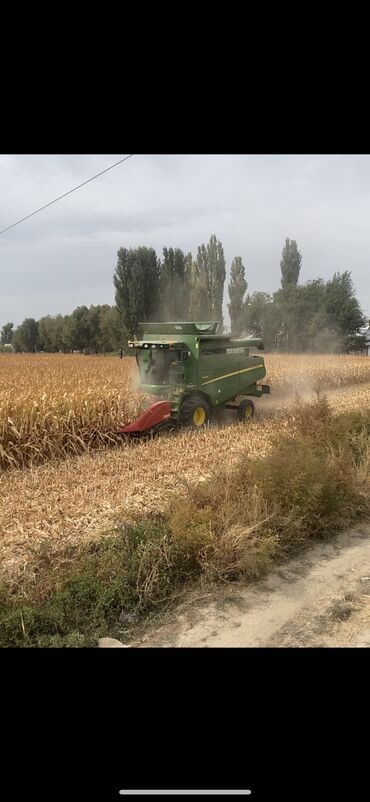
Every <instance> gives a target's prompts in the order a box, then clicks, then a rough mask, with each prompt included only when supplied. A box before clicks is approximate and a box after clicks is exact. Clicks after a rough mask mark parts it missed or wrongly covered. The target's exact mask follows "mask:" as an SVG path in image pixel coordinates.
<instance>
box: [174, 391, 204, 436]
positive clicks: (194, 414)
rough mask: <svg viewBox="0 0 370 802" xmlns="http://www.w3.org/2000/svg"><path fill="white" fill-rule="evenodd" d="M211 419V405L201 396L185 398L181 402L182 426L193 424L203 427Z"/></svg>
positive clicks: (193, 426)
mask: <svg viewBox="0 0 370 802" xmlns="http://www.w3.org/2000/svg"><path fill="white" fill-rule="evenodd" d="M208 421H209V406H208V404H207V401H205V400H204V398H201V397H200V396H192V397H190V398H185V400H184V401H183V402H182V404H181V412H180V423H181V425H182V426H191V427H192V428H193V429H201V428H202V427H203V426H205V424H206V423H208Z"/></svg>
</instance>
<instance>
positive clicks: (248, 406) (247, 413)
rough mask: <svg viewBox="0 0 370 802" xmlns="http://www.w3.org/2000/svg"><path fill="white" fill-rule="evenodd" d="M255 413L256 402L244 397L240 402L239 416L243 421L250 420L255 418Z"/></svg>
mask: <svg viewBox="0 0 370 802" xmlns="http://www.w3.org/2000/svg"><path fill="white" fill-rule="evenodd" d="M253 415H254V403H253V401H251V400H250V398H244V400H243V401H241V402H240V404H239V406H238V418H239V420H241V421H248V420H251V418H253Z"/></svg>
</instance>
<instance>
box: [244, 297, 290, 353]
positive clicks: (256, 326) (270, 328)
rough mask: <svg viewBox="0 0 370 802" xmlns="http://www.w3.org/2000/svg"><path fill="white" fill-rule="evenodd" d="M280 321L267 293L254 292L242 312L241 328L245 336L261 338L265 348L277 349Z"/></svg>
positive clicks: (271, 299) (277, 311) (276, 309)
mask: <svg viewBox="0 0 370 802" xmlns="http://www.w3.org/2000/svg"><path fill="white" fill-rule="evenodd" d="M280 327H281V321H280V317H279V310H278V308H277V307H276V305H275V304H274V301H273V298H272V297H271V295H269V294H268V293H267V292H254V293H252V295H250V296H249V298H248V299H247V302H246V304H245V307H244V311H243V327H242V330H243V329H244V331H245V333H246V334H247V335H253V337H261V338H262V340H263V342H264V345H265V348H266V349H267V350H271V349H272V348H276V347H277V339H278V333H279V331H280Z"/></svg>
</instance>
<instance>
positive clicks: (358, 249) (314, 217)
mask: <svg viewBox="0 0 370 802" xmlns="http://www.w3.org/2000/svg"><path fill="white" fill-rule="evenodd" d="M124 155H126V154H111V155H97V156H92V155H90V156H76V155H65V156H63V155H61V156H58V155H55V156H50V155H46V156H42V155H36V156H32V155H29V156H27V155H25V156H8V155H2V156H1V155H0V187H1V190H0V229H2V228H5V226H7V225H10V224H11V223H13V222H15V221H16V220H18V219H19V218H21V217H24V216H25V215H26V214H28V213H30V212H32V211H34V210H35V209H37V208H38V207H39V206H43V205H44V204H46V203H48V202H49V201H51V200H53V199H54V198H55V197H57V196H58V195H61V194H62V193H64V192H67V191H68V190H70V189H72V188H73V187H74V186H76V185H77V184H79V183H81V182H82V181H85V180H86V179H88V178H90V177H91V176H92V175H94V173H97V172H100V171H101V170H103V169H104V168H106V167H108V166H109V165H110V164H113V162H115V161H117V160H118V159H119V158H122V157H123V156H124ZM211 234H216V235H217V237H218V238H219V239H220V240H221V241H222V243H223V246H224V251H225V257H226V262H227V270H228V272H229V270H230V265H231V261H232V259H233V257H234V256H241V257H242V259H243V263H244V265H245V267H246V277H247V280H248V291H249V292H253V291H255V290H264V291H266V292H273V291H274V290H276V289H277V288H278V287H279V286H280V267H279V265H280V258H281V250H282V247H283V244H284V240H285V237H290V238H291V239H296V240H297V243H298V247H299V249H300V251H301V253H302V257H303V259H302V270H301V277H300V279H301V281H306V280H308V279H313V278H316V277H318V276H320V277H322V278H325V279H327V278H329V277H331V276H332V274H333V272H334V271H335V270H340V271H342V270H346V269H348V270H350V271H351V273H352V278H353V281H354V285H355V287H356V290H357V293H358V298H359V300H360V303H361V305H362V308H363V309H364V311H365V313H366V316H369V314H370V270H369V268H370V156H359V155H354V156H338V155H336V156H317V155H315V156H312V155H311V156H310V155H306V156H287V155H283V156H278V155H266V156H250V155H249V156H248V155H245V156H240V155H226V156H225V155H220V156H214V155H213V156H204V155H203V156H195V155H188V156H186V155H183V156H174V155H170V156H164V155H161V156H153V155H152V156H149V155H148V156H145V155H139V156H134V157H133V158H131V159H129V160H128V161H127V162H124V163H123V164H120V165H118V166H117V167H115V168H114V169H113V170H111V171H109V172H108V173H106V174H104V175H102V176H100V177H99V178H97V179H96V180H95V181H92V182H91V183H89V184H87V186H85V187H82V188H81V189H79V190H77V192H75V193H73V194H72V195H70V196H68V197H67V198H64V199H63V200H61V201H59V202H58V203H55V204H54V205H53V206H51V207H49V208H48V209H46V210H44V211H42V212H40V213H39V214H37V215H35V216H34V217H32V218H31V219H30V220H26V221H25V222H24V223H21V225H19V226H16V227H15V228H13V229H11V230H10V231H7V232H6V233H5V234H2V235H1V236H0V269H1V285H0V326H1V325H3V324H4V323H6V322H7V321H12V322H13V323H14V325H18V324H19V323H20V322H21V321H22V320H23V319H24V318H25V317H35V318H40V317H41V316H42V315H46V314H51V315H55V314H58V313H62V314H67V313H69V312H72V310H73V309H74V308H75V307H76V306H78V305H82V304H86V305H87V306H89V305H90V304H103V303H109V304H111V303H113V301H114V293H113V283H112V276H113V272H114V268H115V265H116V254H117V250H118V248H119V247H121V246H126V247H136V246H138V245H148V246H153V247H154V248H155V249H156V251H157V254H158V256H160V255H161V252H162V248H163V247H164V246H168V247H169V246H173V247H179V248H182V249H183V250H184V251H185V252H188V251H192V253H193V255H194V256H195V255H196V250H197V246H198V245H200V244H201V243H202V242H207V241H208V239H209V237H210V235H211ZM227 280H228V279H227ZM227 301H228V296H227V291H226V285H225V299H224V303H225V308H226V303H227Z"/></svg>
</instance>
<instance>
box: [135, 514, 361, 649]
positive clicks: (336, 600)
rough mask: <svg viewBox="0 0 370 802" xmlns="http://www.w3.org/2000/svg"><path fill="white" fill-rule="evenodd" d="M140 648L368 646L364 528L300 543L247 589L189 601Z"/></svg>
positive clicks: (140, 644)
mask: <svg viewBox="0 0 370 802" xmlns="http://www.w3.org/2000/svg"><path fill="white" fill-rule="evenodd" d="M132 645H135V646H137V647H139V648H147V647H149V648H150V647H158V646H159V647H172V646H176V647H215V646H216V647H217V646H221V647H222V646H228V647H246V646H249V647H261V646H267V647H283V646H295V647H307V646H310V647H322V646H324V647H333V646H334V647H335V646H337V647H338V646H339V647H345V646H356V647H370V525H367V526H364V527H361V528H358V529H356V531H354V530H352V531H350V532H346V533H345V534H341V535H340V536H338V537H337V538H336V539H335V540H332V541H330V542H327V543H320V544H318V545H315V546H313V547H309V548H306V549H305V550H304V552H301V553H300V555H299V556H297V557H296V558H295V559H292V560H290V561H288V562H286V563H284V564H283V565H281V566H280V567H278V568H276V569H275V570H274V571H273V572H271V573H270V574H269V575H268V576H267V577H266V578H265V579H263V580H262V581H259V582H257V583H254V584H253V585H250V586H249V587H248V588H243V589H240V588H233V587H232V586H231V587H230V586H228V587H227V591H225V590H223V592H222V593H219V592H217V593H215V594H214V595H212V596H211V598H208V600H207V602H205V601H204V600H203V601H202V600H198V601H197V599H196V598H193V599H190V600H189V601H188V602H187V603H186V604H184V605H183V606H182V607H181V608H179V610H178V611H177V612H176V614H175V615H173V616H172V617H171V619H170V620H168V621H167V622H166V623H165V624H164V625H163V626H162V627H160V628H159V629H156V630H155V631H151V632H149V633H148V634H147V635H146V636H144V639H142V640H141V641H140V642H137V643H133V644H132Z"/></svg>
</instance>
